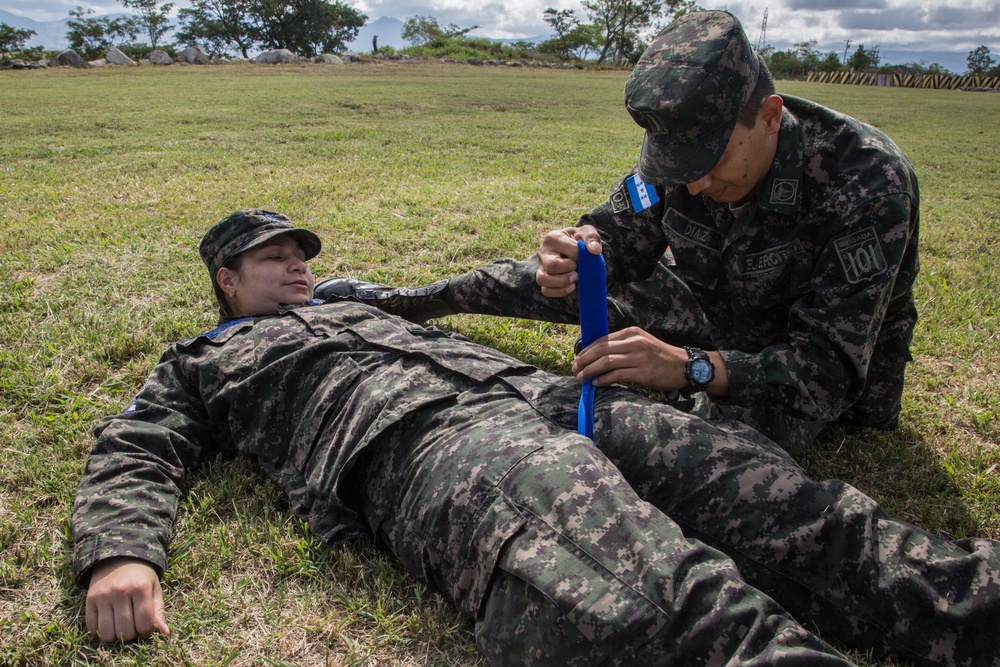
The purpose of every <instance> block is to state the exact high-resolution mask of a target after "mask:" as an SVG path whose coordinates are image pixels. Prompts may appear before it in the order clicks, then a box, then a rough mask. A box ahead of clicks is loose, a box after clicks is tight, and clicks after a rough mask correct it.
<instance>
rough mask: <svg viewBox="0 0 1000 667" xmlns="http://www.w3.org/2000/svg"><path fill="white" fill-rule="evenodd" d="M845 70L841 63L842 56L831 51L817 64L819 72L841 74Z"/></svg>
mask: <svg viewBox="0 0 1000 667" xmlns="http://www.w3.org/2000/svg"><path fill="white" fill-rule="evenodd" d="M843 68H844V66H843V65H841V63H840V56H838V55H837V52H836V51H830V52H829V53H827V54H826V56H825V57H824V58H823V59H822V60H820V61H819V62H818V63H816V71H817V72H839V71H840V70H842V69H843Z"/></svg>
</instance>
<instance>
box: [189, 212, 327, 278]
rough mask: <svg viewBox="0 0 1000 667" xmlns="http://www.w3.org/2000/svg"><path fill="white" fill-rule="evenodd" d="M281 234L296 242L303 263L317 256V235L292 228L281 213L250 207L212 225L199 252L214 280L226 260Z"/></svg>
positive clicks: (298, 228) (318, 244) (305, 230)
mask: <svg viewBox="0 0 1000 667" xmlns="http://www.w3.org/2000/svg"><path fill="white" fill-rule="evenodd" d="M282 234H288V235H289V236H291V237H292V238H294V239H295V240H296V241H298V242H299V245H300V246H302V250H303V251H305V254H306V260H310V259H312V258H313V257H315V256H316V255H318V254H319V251H320V250H321V249H322V247H323V243H322V242H321V241H320V240H319V237H318V236H316V235H315V234H313V233H312V232H311V231H309V230H308V229H302V228H301V227H295V226H293V225H292V221H291V220H289V219H288V218H287V217H285V216H283V215H281V214H280V213H273V212H271V211H265V210H263V209H259V208H253V209H244V210H241V211H236V212H235V213H232V214H230V215H229V216H228V217H226V218H224V219H223V220H220V221H219V222H217V223H215V225H213V226H212V228H211V229H209V230H208V231H207V232H205V236H204V237H203V238H202V239H201V246H200V247H199V248H198V252H199V253H200V254H201V261H203V262H205V266H207V267H208V274H209V276H211V278H212V280H215V274H216V273H218V272H219V268H220V267H221V266H222V265H223V264H225V263H226V261H227V260H228V259H230V258H231V257H235V256H236V255H239V254H240V253H241V252H246V251H247V250H249V249H250V248H254V247H256V246H259V245H260V244H262V243H264V242H266V241H269V240H270V239H273V238H274V237H275V236H280V235H282Z"/></svg>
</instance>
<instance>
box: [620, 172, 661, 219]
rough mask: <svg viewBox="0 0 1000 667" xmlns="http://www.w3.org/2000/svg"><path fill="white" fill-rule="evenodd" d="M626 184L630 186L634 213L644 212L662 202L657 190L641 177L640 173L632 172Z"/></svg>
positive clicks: (629, 192) (630, 197)
mask: <svg viewBox="0 0 1000 667" xmlns="http://www.w3.org/2000/svg"><path fill="white" fill-rule="evenodd" d="M625 186H626V187H628V198H629V200H630V201H631V202H632V212H633V213H642V212H643V211H645V210H646V209H647V208H650V207H651V206H654V205H656V204H658V203H659V202H660V198H659V197H658V196H657V195H656V190H655V189H654V188H653V187H652V186H650V185H646V182H645V181H643V180H642V179H641V178H639V174H632V175H631V176H629V177H628V178H626V179H625Z"/></svg>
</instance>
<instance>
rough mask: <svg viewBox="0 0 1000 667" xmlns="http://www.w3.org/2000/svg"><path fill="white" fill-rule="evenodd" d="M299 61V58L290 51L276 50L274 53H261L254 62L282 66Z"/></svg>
mask: <svg viewBox="0 0 1000 667" xmlns="http://www.w3.org/2000/svg"><path fill="white" fill-rule="evenodd" d="M298 59H299V57H298V56H297V55H295V54H294V53H292V52H291V51H289V50H288V49H275V50H274V51H264V53H261V54H260V55H259V56H257V57H256V58H255V59H254V60H255V62H258V63H263V64H265V65H280V64H284V63H293V62H295V61H296V60H298Z"/></svg>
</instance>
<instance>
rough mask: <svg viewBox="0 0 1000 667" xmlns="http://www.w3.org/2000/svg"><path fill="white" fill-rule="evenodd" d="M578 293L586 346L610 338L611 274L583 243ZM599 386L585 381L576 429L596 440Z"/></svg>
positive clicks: (578, 265) (578, 263)
mask: <svg viewBox="0 0 1000 667" xmlns="http://www.w3.org/2000/svg"><path fill="white" fill-rule="evenodd" d="M576 247H577V260H576V271H577V274H578V275H579V281H578V282H577V293H578V295H579V301H580V339H581V341H582V342H583V347H587V346H588V345H590V344H591V343H593V342H594V341H595V340H597V339H598V338H602V337H604V336H607V335H608V275H607V268H606V267H605V265H604V257H603V256H601V255H592V254H590V252H589V251H588V250H587V246H586V244H585V243H584V242H583V241H577V242H576ZM596 391H597V387H595V386H594V383H593V382H591V381H590V380H584V382H583V388H582V391H581V394H580V406H579V407H578V408H577V412H576V430H577V432H578V433H579V434H580V435H585V436H587V437H588V438H590V439H591V440H593V439H594V394H595V393H596Z"/></svg>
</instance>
